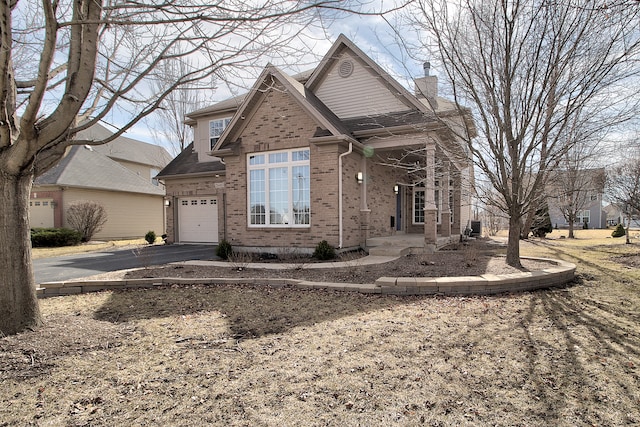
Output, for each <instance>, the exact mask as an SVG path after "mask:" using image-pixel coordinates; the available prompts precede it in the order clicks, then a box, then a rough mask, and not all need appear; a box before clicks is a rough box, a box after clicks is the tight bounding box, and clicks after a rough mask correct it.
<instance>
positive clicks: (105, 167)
mask: <svg viewBox="0 0 640 427" xmlns="http://www.w3.org/2000/svg"><path fill="white" fill-rule="evenodd" d="M94 148H95V147H91V146H81V145H74V146H71V147H70V148H69V151H68V153H67V154H66V155H65V156H64V157H63V158H62V159H61V160H60V162H58V164H57V165H56V166H54V167H53V168H51V169H49V170H48V171H47V172H45V173H44V174H42V175H41V176H39V177H38V178H36V180H35V181H34V185H56V186H60V187H75V188H85V189H97V190H110V191H122V192H129V193H141V194H153V195H158V196H163V195H164V194H165V191H164V188H162V187H159V186H157V185H153V184H152V183H151V180H150V179H149V178H148V177H141V176H140V175H138V174H136V173H135V172H133V171H131V170H129V169H127V168H126V167H124V166H122V165H121V164H120V163H118V162H117V161H115V160H112V159H111V158H109V157H107V156H105V155H104V154H102V153H99V152H98V151H96V150H95V149H94Z"/></svg>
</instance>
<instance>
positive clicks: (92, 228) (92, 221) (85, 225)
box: [67, 200, 107, 242]
mask: <svg viewBox="0 0 640 427" xmlns="http://www.w3.org/2000/svg"><path fill="white" fill-rule="evenodd" d="M67 222H68V223H69V226H70V227H71V228H72V229H74V230H76V231H77V232H79V233H80V234H82V241H83V242H88V241H89V240H91V239H92V238H93V236H94V235H95V234H96V233H97V232H99V231H100V230H102V227H103V226H104V225H105V224H106V223H107V211H106V210H105V208H104V206H102V205H101V204H100V203H97V202H94V201H90V200H79V201H77V202H73V203H71V205H69V207H68V208H67Z"/></svg>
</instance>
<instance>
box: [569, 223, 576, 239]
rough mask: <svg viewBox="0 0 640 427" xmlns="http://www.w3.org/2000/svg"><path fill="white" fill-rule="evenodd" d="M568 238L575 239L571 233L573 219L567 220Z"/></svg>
mask: <svg viewBox="0 0 640 427" xmlns="http://www.w3.org/2000/svg"><path fill="white" fill-rule="evenodd" d="M569 238H570V239H575V236H574V234H573V220H571V221H569Z"/></svg>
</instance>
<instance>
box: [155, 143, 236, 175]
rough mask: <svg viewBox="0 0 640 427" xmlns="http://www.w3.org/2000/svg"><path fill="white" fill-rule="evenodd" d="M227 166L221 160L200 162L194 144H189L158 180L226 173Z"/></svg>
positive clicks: (162, 172)
mask: <svg viewBox="0 0 640 427" xmlns="http://www.w3.org/2000/svg"><path fill="white" fill-rule="evenodd" d="M224 171H225V166H224V163H222V162H221V161H220V160H214V161H211V162H199V161H198V153H196V152H195V151H194V149H193V142H192V143H191V144H189V145H188V146H187V147H186V148H185V149H184V150H182V152H181V153H180V154H178V156H177V157H176V158H175V159H173V160H172V161H171V162H170V163H169V164H168V165H167V166H165V168H164V169H162V170H161V171H160V173H159V174H158V175H157V178H158V179H166V178H170V177H173V176H186V175H204V174H211V173H224Z"/></svg>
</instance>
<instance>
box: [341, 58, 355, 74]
mask: <svg viewBox="0 0 640 427" xmlns="http://www.w3.org/2000/svg"><path fill="white" fill-rule="evenodd" d="M351 73H353V62H351V61H349V60H345V61H342V62H341V63H340V66H339V67H338V75H339V76H340V77H349V76H350V75H351Z"/></svg>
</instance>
